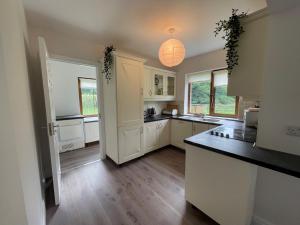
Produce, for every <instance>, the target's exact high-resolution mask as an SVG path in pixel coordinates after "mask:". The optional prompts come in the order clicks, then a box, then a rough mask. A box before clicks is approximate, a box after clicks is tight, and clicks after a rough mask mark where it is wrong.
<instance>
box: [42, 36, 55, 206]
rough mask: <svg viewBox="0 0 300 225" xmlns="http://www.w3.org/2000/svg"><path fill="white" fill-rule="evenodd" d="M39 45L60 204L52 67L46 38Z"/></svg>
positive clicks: (53, 165) (50, 142) (52, 159)
mask: <svg viewBox="0 0 300 225" xmlns="http://www.w3.org/2000/svg"><path fill="white" fill-rule="evenodd" d="M38 43H39V55H40V62H41V70H42V77H43V88H44V98H45V107H46V117H47V128H48V129H47V131H48V138H49V148H50V156H51V166H52V179H53V187H54V197H55V204H56V205H58V204H59V203H60V183H61V173H60V161H59V144H58V139H57V131H56V129H57V128H56V127H57V125H56V116H55V108H54V102H53V82H52V74H51V70H50V67H49V66H48V63H47V61H48V58H49V55H48V51H47V46H46V43H45V40H44V38H42V37H39V38H38Z"/></svg>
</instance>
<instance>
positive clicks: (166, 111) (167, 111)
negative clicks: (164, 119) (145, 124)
mask: <svg viewBox="0 0 300 225" xmlns="http://www.w3.org/2000/svg"><path fill="white" fill-rule="evenodd" d="M162 114H163V115H169V116H176V115H177V114H178V110H177V109H164V110H163V111H162Z"/></svg>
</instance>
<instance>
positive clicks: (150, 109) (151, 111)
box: [147, 107, 156, 117]
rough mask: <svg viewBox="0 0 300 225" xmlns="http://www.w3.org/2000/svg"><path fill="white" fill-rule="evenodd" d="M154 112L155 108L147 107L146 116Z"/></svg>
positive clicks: (152, 114)
mask: <svg viewBox="0 0 300 225" xmlns="http://www.w3.org/2000/svg"><path fill="white" fill-rule="evenodd" d="M155 114H156V110H155V108H154V107H152V108H148V109H147V116H150V117H151V116H154V115H155Z"/></svg>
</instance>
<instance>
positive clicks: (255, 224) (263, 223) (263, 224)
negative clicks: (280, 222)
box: [252, 216, 276, 225]
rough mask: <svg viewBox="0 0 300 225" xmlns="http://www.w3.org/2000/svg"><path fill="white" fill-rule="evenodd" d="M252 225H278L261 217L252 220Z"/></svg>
mask: <svg viewBox="0 0 300 225" xmlns="http://www.w3.org/2000/svg"><path fill="white" fill-rule="evenodd" d="M252 225H276V224H273V223H271V222H269V221H267V220H265V219H263V218H261V217H258V216H254V217H253V219H252Z"/></svg>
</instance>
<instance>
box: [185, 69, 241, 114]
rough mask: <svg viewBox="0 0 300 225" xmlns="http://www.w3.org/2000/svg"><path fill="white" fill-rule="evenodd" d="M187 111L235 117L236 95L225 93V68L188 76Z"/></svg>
mask: <svg viewBox="0 0 300 225" xmlns="http://www.w3.org/2000/svg"><path fill="white" fill-rule="evenodd" d="M188 80H189V106H188V109H189V113H192V114H200V113H201V114H207V115H212V116H226V117H237V114H238V97H236V96H228V95H227V86H228V73H227V70H225V69H222V70H215V71H211V72H203V73H199V74H196V75H192V76H189V79H188Z"/></svg>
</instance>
